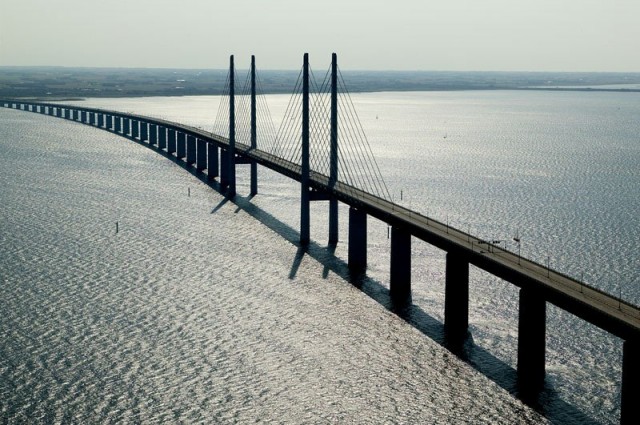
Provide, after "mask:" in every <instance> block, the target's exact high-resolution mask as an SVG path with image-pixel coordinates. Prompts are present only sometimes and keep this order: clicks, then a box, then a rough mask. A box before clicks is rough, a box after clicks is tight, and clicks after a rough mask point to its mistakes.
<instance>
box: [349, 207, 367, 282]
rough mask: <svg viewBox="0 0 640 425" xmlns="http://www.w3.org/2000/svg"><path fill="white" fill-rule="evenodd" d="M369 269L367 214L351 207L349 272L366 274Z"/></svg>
mask: <svg viewBox="0 0 640 425" xmlns="http://www.w3.org/2000/svg"><path fill="white" fill-rule="evenodd" d="M366 269H367V213H366V212H364V211H363V210H359V209H357V208H354V207H349V270H351V272H352V273H355V274H359V273H364V272H365V271H366Z"/></svg>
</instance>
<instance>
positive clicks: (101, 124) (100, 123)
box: [96, 114, 104, 128]
mask: <svg viewBox="0 0 640 425" xmlns="http://www.w3.org/2000/svg"><path fill="white" fill-rule="evenodd" d="M96 125H97V126H98V127H100V128H104V114H98V122H97V124H96Z"/></svg>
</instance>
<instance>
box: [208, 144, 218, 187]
mask: <svg viewBox="0 0 640 425" xmlns="http://www.w3.org/2000/svg"><path fill="white" fill-rule="evenodd" d="M218 166H219V164H218V147H217V146H216V145H214V144H213V143H209V144H207V176H208V177H209V180H213V179H214V178H216V177H218V176H219V173H218Z"/></svg>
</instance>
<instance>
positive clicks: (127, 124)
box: [122, 118, 131, 136]
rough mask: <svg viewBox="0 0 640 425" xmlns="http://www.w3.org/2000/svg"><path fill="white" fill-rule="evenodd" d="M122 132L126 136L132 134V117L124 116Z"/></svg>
mask: <svg viewBox="0 0 640 425" xmlns="http://www.w3.org/2000/svg"><path fill="white" fill-rule="evenodd" d="M122 134H124V135H125V136H129V135H131V119H130V118H123V119H122Z"/></svg>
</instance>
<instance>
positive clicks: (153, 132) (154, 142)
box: [149, 124, 160, 146]
mask: <svg viewBox="0 0 640 425" xmlns="http://www.w3.org/2000/svg"><path fill="white" fill-rule="evenodd" d="M159 130H160V126H159V125H157V124H149V145H151V146H158V131H159Z"/></svg>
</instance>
